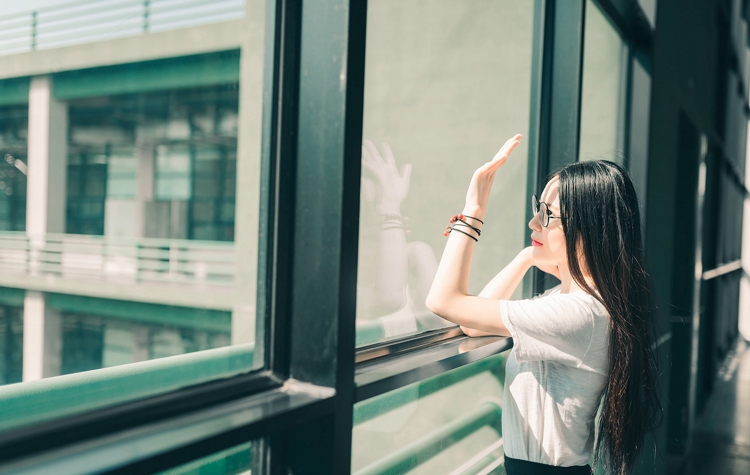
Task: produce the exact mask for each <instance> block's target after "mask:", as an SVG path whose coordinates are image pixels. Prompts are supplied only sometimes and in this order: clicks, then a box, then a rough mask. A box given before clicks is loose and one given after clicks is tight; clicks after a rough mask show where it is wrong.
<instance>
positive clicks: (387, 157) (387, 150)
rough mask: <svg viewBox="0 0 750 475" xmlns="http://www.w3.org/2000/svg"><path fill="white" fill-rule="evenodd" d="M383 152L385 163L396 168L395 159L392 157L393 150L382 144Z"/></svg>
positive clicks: (384, 143) (386, 144) (385, 143)
mask: <svg viewBox="0 0 750 475" xmlns="http://www.w3.org/2000/svg"><path fill="white" fill-rule="evenodd" d="M383 152H384V155H385V163H387V164H389V165H393V166H396V158H395V157H394V156H393V150H391V146H390V145H388V143H387V142H383Z"/></svg>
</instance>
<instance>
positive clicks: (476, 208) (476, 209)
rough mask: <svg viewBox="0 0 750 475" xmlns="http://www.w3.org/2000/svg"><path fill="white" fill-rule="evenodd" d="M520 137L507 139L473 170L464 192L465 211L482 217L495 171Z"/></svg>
mask: <svg viewBox="0 0 750 475" xmlns="http://www.w3.org/2000/svg"><path fill="white" fill-rule="evenodd" d="M522 137H523V136H522V135H521V134H516V135H514V136H513V137H511V138H510V139H508V141H507V142H505V144H504V145H503V146H502V148H501V149H500V151H499V152H497V153H496V154H495V157H494V158H493V159H492V160H491V161H489V162H487V163H485V164H484V165H482V166H481V167H479V168H478V169H477V170H476V171H475V172H474V176H472V177H471V184H470V185H469V191H467V192H466V207H465V208H464V211H465V212H466V213H475V214H472V215H471V216H476V217H478V218H479V219H483V218H484V213H485V211H486V210H487V201H488V200H489V197H490V190H491V189H492V182H493V181H494V180H495V172H497V170H498V169H499V168H500V167H501V166H503V165H504V164H505V162H506V161H507V160H508V157H510V154H511V152H513V149H515V148H516V146H518V144H519V143H521V138H522Z"/></svg>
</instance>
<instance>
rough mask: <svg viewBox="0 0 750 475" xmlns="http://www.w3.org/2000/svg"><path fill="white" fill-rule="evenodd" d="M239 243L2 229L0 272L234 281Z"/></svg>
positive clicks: (227, 283) (126, 279)
mask: <svg viewBox="0 0 750 475" xmlns="http://www.w3.org/2000/svg"><path fill="white" fill-rule="evenodd" d="M234 261H235V251H234V243H227V242H218V241H189V240H182V239H180V240H177V239H148V238H143V239H127V238H109V237H103V236H87V235H75V234H47V235H45V236H42V237H39V238H36V237H29V236H27V235H26V234H25V233H22V232H7V231H6V232H0V272H2V273H3V274H5V275H10V274H16V275H27V276H31V277H50V276H51V277H61V278H64V279H72V280H85V281H114V282H118V283H119V282H122V283H136V282H152V283H153V282H160V283H180V284H194V285H195V284H201V285H221V286H231V285H234V276H235V262H234Z"/></svg>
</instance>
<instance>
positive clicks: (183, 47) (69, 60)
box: [0, 19, 245, 79]
mask: <svg viewBox="0 0 750 475" xmlns="http://www.w3.org/2000/svg"><path fill="white" fill-rule="evenodd" d="M244 26H245V21H244V19H240V20H231V21H224V22H220V23H212V24H208V25H201V26H195V27H189V28H181V29H178V30H168V31H162V32H158V33H144V34H141V35H138V36H129V37H126V38H117V39H112V40H106V41H97V42H92V43H84V44H80V45H73V46H64V47H61V48H52V49H45V50H39V51H31V52H27V53H18V54H12V55H8V56H0V79H7V78H15V77H23V76H35V75H41V74H49V73H55V72H60V71H71V70H76V69H86V68H95V67H99V66H110V65H114V64H125V63H134V62H140V61H148V60H152V59H162V58H174V57H178V56H188V55H193V54H201V53H209V52H212V51H224V50H230V49H235V48H240V47H241V46H242V39H243V36H244V34H245V33H244Z"/></svg>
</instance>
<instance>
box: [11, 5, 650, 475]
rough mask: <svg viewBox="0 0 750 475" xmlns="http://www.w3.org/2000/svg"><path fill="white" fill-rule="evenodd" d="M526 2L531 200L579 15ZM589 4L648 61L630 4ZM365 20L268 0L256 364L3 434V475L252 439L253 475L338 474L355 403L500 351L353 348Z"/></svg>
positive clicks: (566, 155)
mask: <svg viewBox="0 0 750 475" xmlns="http://www.w3.org/2000/svg"><path fill="white" fill-rule="evenodd" d="M535 2H536V7H537V8H536V11H537V14H536V16H535V20H534V21H535V24H536V25H537V26H539V30H538V34H537V35H536V37H535V38H534V52H535V53H534V54H535V58H534V62H533V66H532V79H533V82H534V84H533V85H532V102H531V105H530V107H531V109H532V110H531V113H532V122H531V124H532V125H531V127H530V134H529V140H530V144H531V148H532V154H533V155H532V156H536V157H537V159H536V160H533V161H532V163H530V170H531V171H530V178H529V186H530V187H531V188H532V189H534V188H536V187H537V186H538V185H539V183H541V180H543V179H544V177H545V176H546V174H547V173H548V172H549V171H550V170H552V169H554V168H556V167H558V166H560V165H562V164H564V163H568V162H570V161H575V160H576V157H577V152H578V129H579V122H580V95H581V75H582V74H581V73H582V71H581V67H582V48H583V31H584V22H585V4H586V2H585V0H535ZM598 3H599V4H600V5H601V6H602V7H603V9H604V11H605V12H607V14H608V15H609V16H611V17H612V18H613V22H614V23H615V24H617V25H619V27H620V29H621V31H622V32H624V33H625V34H626V35H627V38H628V39H629V41H632V42H633V43H634V44H638V45H639V48H640V49H641V50H643V51H645V52H646V55H650V48H651V46H650V45H651V41H650V38H651V36H652V31H651V28H650V26H649V25H648V22H647V20H645V15H643V13H642V12H641V11H640V8H639V7H638V6H637V4H636V2H632V1H628V0H598ZM366 17H367V2H366V1H354V0H352V1H349V2H341V1H336V0H314V1H312V0H307V1H304V0H268V1H267V3H266V39H265V42H266V54H265V58H266V59H265V70H264V76H265V82H264V113H263V116H264V117H263V132H264V133H263V137H264V143H263V145H262V147H263V152H262V165H261V173H262V176H261V216H262V217H264V218H263V219H264V220H263V222H262V223H261V226H260V230H259V242H260V246H259V248H260V252H259V267H258V276H259V279H258V304H257V305H258V307H257V308H258V311H257V315H259V318H262V322H259V325H258V329H259V333H258V334H259V336H258V341H257V350H258V352H259V353H260V354H262V355H263V358H264V367H263V369H261V370H258V371H254V372H250V373H248V374H244V375H240V376H235V377H232V378H226V379H219V380H215V381H212V382H209V383H205V384H201V385H198V386H193V387H188V388H184V389H180V390H177V391H173V392H169V393H166V394H162V395H159V396H155V397H150V398H146V399H141V400H137V401H133V402H130V403H125V404H119V405H116V406H113V407H109V408H104V409H99V410H95V411H91V412H88V413H84V414H80V415H76V416H71V417H65V418H62V419H59V420H54V421H50V422H45V423H41V424H37V425H34V426H30V427H25V428H23V429H20V430H15V431H13V432H12V433H4V434H0V473H49V472H51V471H52V470H53V467H54V472H56V473H76V472H97V473H128V474H132V473H152V472H154V471H158V470H164V469H167V468H170V467H173V466H176V465H179V464H182V463H186V462H189V461H192V460H195V459H197V458H200V457H202V456H206V455H209V454H211V453H214V452H216V451H220V450H223V449H227V448H230V447H232V446H234V445H238V444H241V443H244V442H247V441H249V440H258V441H259V442H258V443H256V444H254V446H253V472H254V473H272V474H281V473H289V472H290V471H291V472H295V473H349V471H350V465H351V444H352V410H353V405H354V404H355V403H356V402H359V401H363V400H366V399H368V398H371V397H374V396H377V395H379V394H383V393H385V392H387V391H391V390H394V389H397V388H399V387H403V386H405V385H407V384H411V383H414V382H417V381H421V380H423V379H426V378H429V377H431V376H435V375H437V374H440V373H443V372H445V371H449V370H451V369H454V368H458V367H460V366H463V365H466V364H470V363H472V362H474V361H478V360H479V359H482V358H485V357H487V356H489V355H492V354H497V353H499V352H502V351H505V350H507V349H509V348H510V347H511V346H512V342H511V340H510V339H506V338H497V337H485V338H473V339H471V340H470V341H469V339H468V337H466V336H464V335H463V334H461V333H460V331H456V330H457V329H455V328H454V329H447V330H440V331H434V332H428V333H425V334H421V335H415V336H412V337H406V338H402V339H399V340H396V341H391V342H388V343H386V344H379V345H370V346H368V347H365V348H360V349H356V348H355V344H354V342H355V313H356V278H357V251H358V231H359V230H358V226H359V196H360V188H359V187H360V173H361V169H360V167H361V163H360V158H361V157H360V146H361V141H362V115H363V95H364V67H365V38H366V25H367V18H366ZM644 21H645V23H644ZM535 31H536V30H535ZM644 38H645V39H644ZM529 212H530V210H529ZM320 275H325V276H326V279H320V278H319V276H320ZM530 280H531V281H534V289H535V290H537V291H538V289H540V288H542V286H543V285H544V282H543V281H542V279H541V278H540V277H538V276H537V277H535V278H533V279H530ZM528 282H530V281H527V283H528ZM467 343H470V346H471V349H470V350H469V351H466V350H465V348H466V344H467ZM459 346H461V348H460V349H459Z"/></svg>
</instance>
